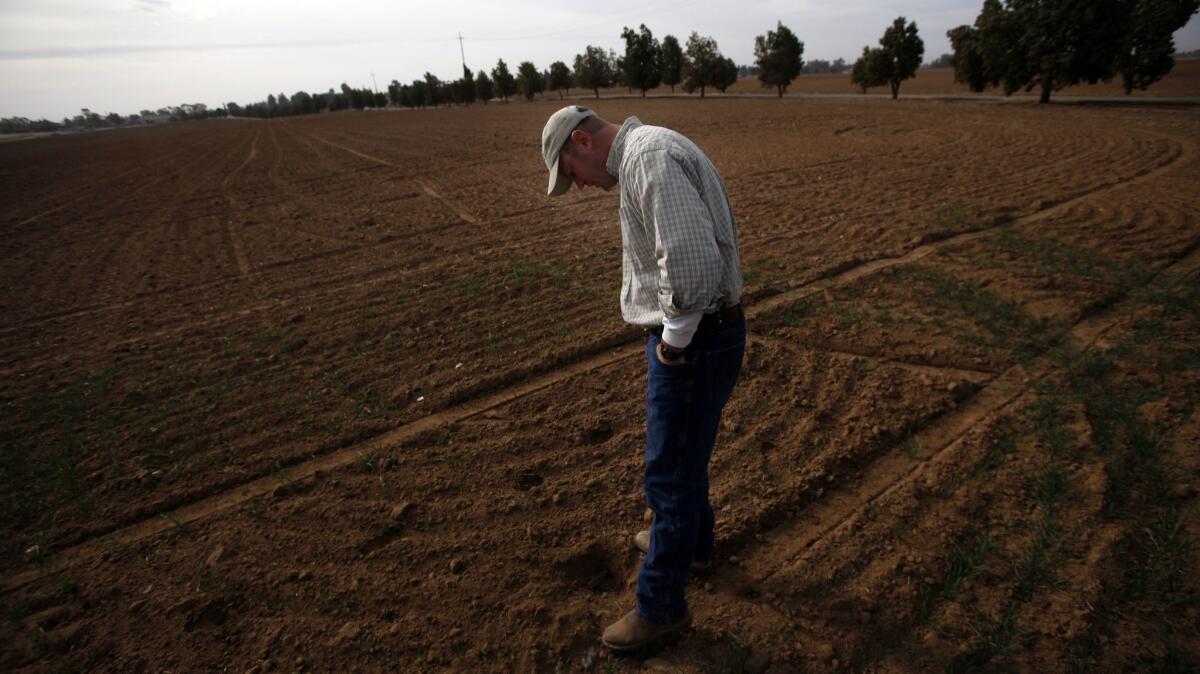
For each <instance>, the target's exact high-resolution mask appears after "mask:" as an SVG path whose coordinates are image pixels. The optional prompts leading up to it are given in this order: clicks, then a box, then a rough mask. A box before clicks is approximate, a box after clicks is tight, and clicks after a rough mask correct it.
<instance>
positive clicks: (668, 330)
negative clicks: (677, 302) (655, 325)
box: [662, 311, 704, 349]
mask: <svg viewBox="0 0 1200 674" xmlns="http://www.w3.org/2000/svg"><path fill="white" fill-rule="evenodd" d="M702 318H704V312H703V311H686V312H683V313H681V314H679V315H678V316H676V317H674V318H672V317H670V316H663V334H662V339H663V341H664V342H666V343H667V344H668V345H669V346H672V347H674V348H676V349H682V348H685V347H687V345H688V344H691V343H692V336H693V335H695V334H696V328H698V327H700V319H702Z"/></svg>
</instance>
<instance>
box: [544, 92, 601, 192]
mask: <svg viewBox="0 0 1200 674" xmlns="http://www.w3.org/2000/svg"><path fill="white" fill-rule="evenodd" d="M595 116H596V113H594V112H592V111H591V110H588V109H587V108H585V107H583V106H581V105H568V106H567V107H565V108H563V109H562V110H559V111H558V112H556V113H554V114H553V115H550V119H549V120H548V121H547V122H546V127H545V128H544V129H542V159H544V160H546V168H547V169H549V170H550V184H549V185H548V186H547V187H546V195H547V196H551V197H557V196H561V195H563V194H566V193H567V190H569V189H571V181H570V180H567V179H566V178H564V177H563V176H562V175H560V174H559V172H558V154H559V152H561V151H562V148H563V144H564V143H566V142H567V138H568V137H570V135H571V132H572V131H574V130H575V127H577V126H579V123H580V122H582V121H583V120H585V119H587V118H588V117H595Z"/></svg>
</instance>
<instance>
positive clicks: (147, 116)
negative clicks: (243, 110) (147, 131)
mask: <svg viewBox="0 0 1200 674" xmlns="http://www.w3.org/2000/svg"><path fill="white" fill-rule="evenodd" d="M226 114H227V112H226V110H225V109H224V108H213V109H209V107H208V106H207V105H205V104H204V103H183V104H181V105H176V106H172V107H168V108H159V109H158V110H142V111H141V112H136V113H132V114H129V115H119V114H117V113H115V112H109V113H105V114H103V115H101V114H100V113H98V112H93V111H92V110H90V109H89V108H82V109H81V110H80V111H79V114H77V115H75V116H74V117H63V120H62V121H61V122H55V121H51V120H48V119H36V120H32V119H29V118H27V117H5V118H3V119H0V133H34V132H49V131H93V130H96V129H109V128H116V127H121V126H137V125H142V124H160V123H164V122H179V121H183V120H188V119H207V118H209V117H224V116H226Z"/></svg>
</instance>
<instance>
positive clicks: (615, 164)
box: [604, 117, 642, 179]
mask: <svg viewBox="0 0 1200 674" xmlns="http://www.w3.org/2000/svg"><path fill="white" fill-rule="evenodd" d="M641 125H642V121H641V120H640V119H638V118H637V117H629V118H627V119H626V120H625V123H624V124H622V125H621V130H620V131H618V132H617V137H616V138H613V143H612V147H611V148H609V150H608V161H607V162H605V164H604V170H606V171H608V175H610V176H612V177H614V178H618V179H619V178H620V177H621V159H622V158H623V157H624V156H625V136H626V134H628V133H629V132H630V131H631V130H633V129H636V128H637V127H639V126H641Z"/></svg>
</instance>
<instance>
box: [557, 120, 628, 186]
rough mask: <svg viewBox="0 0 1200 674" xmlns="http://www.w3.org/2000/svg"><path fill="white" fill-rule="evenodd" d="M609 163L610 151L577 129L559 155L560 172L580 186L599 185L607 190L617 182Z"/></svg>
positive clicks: (589, 135)
mask: <svg viewBox="0 0 1200 674" xmlns="http://www.w3.org/2000/svg"><path fill="white" fill-rule="evenodd" d="M607 163H608V153H607V152H603V151H601V150H600V148H599V147H597V145H596V142H595V139H594V138H593V137H592V135H591V134H589V133H587V132H586V131H582V130H579V129H576V130H575V131H572V132H571V138H570V140H568V141H567V143H566V145H565V146H564V147H563V149H562V151H561V152H560V153H559V155H558V172H559V173H561V174H562V175H563V176H564V177H565V178H567V179H568V180H570V181H571V182H573V183H575V186H576V187H578V188H583V187H599V188H600V189H602V190H604V191H606V192H607V191H608V190H610V189H612V188H613V186H614V185H616V184H617V179H616V178H614V177H612V176H611V175H609V174H608V169H607V168H606V165H607Z"/></svg>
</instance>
